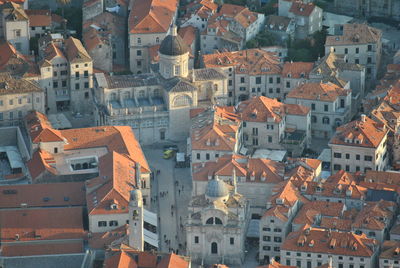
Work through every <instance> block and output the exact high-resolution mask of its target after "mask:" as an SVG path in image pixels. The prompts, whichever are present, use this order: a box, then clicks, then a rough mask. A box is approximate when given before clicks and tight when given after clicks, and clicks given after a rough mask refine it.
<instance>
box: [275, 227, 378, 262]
mask: <svg viewBox="0 0 400 268" xmlns="http://www.w3.org/2000/svg"><path fill="white" fill-rule="evenodd" d="M377 246H378V242H377V241H376V240H374V239H370V238H367V237H366V235H365V234H362V235H356V234H355V233H352V232H337V231H329V230H328V231H327V230H324V229H320V228H307V229H306V230H300V231H297V232H292V233H290V234H289V235H288V236H287V237H286V239H285V241H284V242H283V244H282V246H281V249H282V250H288V251H296V252H310V253H311V252H315V253H317V252H318V253H320V252H324V253H325V254H331V255H342V256H357V257H367V258H371V257H372V256H373V254H374V253H375V251H376V250H377Z"/></svg>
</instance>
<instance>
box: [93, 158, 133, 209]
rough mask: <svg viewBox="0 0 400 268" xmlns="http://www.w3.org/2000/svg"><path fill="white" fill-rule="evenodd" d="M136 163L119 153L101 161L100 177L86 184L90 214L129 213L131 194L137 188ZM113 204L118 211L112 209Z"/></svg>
mask: <svg viewBox="0 0 400 268" xmlns="http://www.w3.org/2000/svg"><path fill="white" fill-rule="evenodd" d="M135 166H136V165H135V162H134V161H132V160H131V159H130V158H129V157H128V156H126V155H121V154H119V153H117V152H115V151H114V152H111V153H108V154H107V155H104V156H102V157H101V158H100V160H99V177H97V178H94V179H92V180H89V181H87V182H86V188H87V195H86V202H87V207H88V212H89V214H113V213H116V214H120V213H127V212H128V203H129V192H130V191H131V190H132V189H133V187H134V186H136V177H135V176H136V170H135ZM112 204H115V205H116V209H111V210H110V207H111V205H112Z"/></svg>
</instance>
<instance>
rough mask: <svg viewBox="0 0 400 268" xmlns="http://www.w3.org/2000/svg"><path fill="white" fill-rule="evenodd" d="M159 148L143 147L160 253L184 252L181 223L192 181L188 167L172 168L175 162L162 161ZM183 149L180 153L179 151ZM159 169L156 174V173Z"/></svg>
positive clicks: (188, 199) (184, 215)
mask: <svg viewBox="0 0 400 268" xmlns="http://www.w3.org/2000/svg"><path fill="white" fill-rule="evenodd" d="M160 147H161V148H162V146H160V145H157V146H155V145H154V146H148V147H143V151H144V153H145V155H146V158H147V161H148V163H149V165H150V168H151V169H152V171H153V172H154V180H153V181H152V183H153V184H152V198H151V200H152V210H154V211H155V212H157V214H158V219H159V222H158V233H159V239H160V249H159V250H160V251H162V252H171V251H174V252H175V253H179V254H182V253H184V248H185V241H186V236H185V233H184V228H183V225H184V221H185V217H186V215H187V204H188V203H189V201H190V196H191V191H192V182H191V177H190V169H189V168H175V159H174V158H171V159H163V158H162V156H163V150H162V149H159V148H160ZM183 149H184V148H183V147H182V149H181V150H180V151H181V152H182V151H183ZM158 170H159V172H157V171H158Z"/></svg>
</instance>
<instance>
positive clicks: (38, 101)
mask: <svg viewBox="0 0 400 268" xmlns="http://www.w3.org/2000/svg"><path fill="white" fill-rule="evenodd" d="M44 103H45V99H44V92H33V93H18V94H7V95H1V94H0V125H4V126H8V125H15V124H18V123H19V121H20V120H22V118H23V117H24V116H26V115H27V114H28V112H29V111H31V110H37V111H39V112H41V113H44V111H45V109H44Z"/></svg>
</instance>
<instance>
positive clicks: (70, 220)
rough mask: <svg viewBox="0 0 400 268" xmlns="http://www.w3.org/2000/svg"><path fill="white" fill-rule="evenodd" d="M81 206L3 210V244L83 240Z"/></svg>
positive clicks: (1, 219) (0, 218)
mask: <svg viewBox="0 0 400 268" xmlns="http://www.w3.org/2000/svg"><path fill="white" fill-rule="evenodd" d="M82 216H83V210H82V207H57V208H32V209H15V210H1V211H0V224H1V227H2V228H1V230H0V233H1V241H2V242H15V241H16V237H17V235H18V236H19V239H18V241H40V240H56V239H80V238H83V235H84V230H83V222H82Z"/></svg>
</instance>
